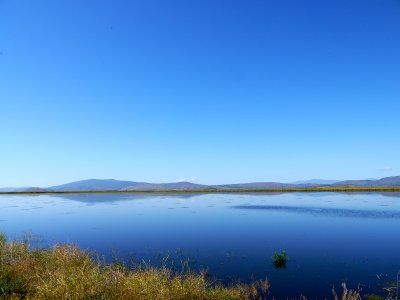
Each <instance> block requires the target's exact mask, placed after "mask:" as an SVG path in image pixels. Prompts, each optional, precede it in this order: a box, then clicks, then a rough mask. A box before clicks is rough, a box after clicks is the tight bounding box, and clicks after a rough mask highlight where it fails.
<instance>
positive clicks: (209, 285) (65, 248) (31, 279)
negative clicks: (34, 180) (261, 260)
mask: <svg viewBox="0 0 400 300" xmlns="http://www.w3.org/2000/svg"><path fill="white" fill-rule="evenodd" d="M342 288H343V294H342V297H340V299H343V300H356V299H357V300H359V299H361V296H360V295H359V293H358V292H356V291H352V290H348V289H347V288H346V286H345V285H343V286H342ZM269 289H270V284H269V282H268V280H260V281H254V282H253V283H250V284H241V283H235V284H231V285H222V284H221V283H220V282H219V281H218V280H212V279H210V278H209V277H207V276H206V273H204V272H200V273H194V272H191V271H190V270H186V271H181V272H176V271H173V270H171V269H168V268H167V267H161V268H153V267H149V266H139V267H137V268H133V269H132V268H131V269H129V268H127V267H126V266H124V265H123V264H121V263H117V264H106V263H104V262H102V261H101V260H99V259H97V258H96V256H95V255H94V254H91V253H88V252H86V251H83V250H80V249H79V248H78V247H76V246H70V245H56V246H53V247H52V248H44V249H33V248H31V247H30V246H29V242H28V241H23V242H15V241H7V238H6V236H4V235H2V234H0V299H7V300H11V299H12V300H17V299H30V300H42V299H43V300H44V299H49V300H53V299H54V300H55V299H57V300H58V299H70V300H78V299H96V300H106V299H107V300H113V299H115V300H117V299H122V300H125V299H126V300H128V299H129V300H130V299H133V300H135V299H138V300H141V299H143V300H148V299H159V300H166V299H171V300H175V299H176V300H180V299H181V300H190V299H197V300H202V299H204V300H206V299H216V300H219V299H221V300H222V299H224V300H225V299H226V300H228V299H231V300H234V299H243V300H245V299H248V300H266V299H273V298H272V297H271V296H270V293H269ZM327 293H328V295H329V294H331V298H333V299H339V297H338V296H337V294H336V292H335V291H334V290H332V291H327ZM297 299H302V300H305V299H307V298H306V297H304V296H300V295H299V297H297Z"/></svg>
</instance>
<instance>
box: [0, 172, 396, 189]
mask: <svg viewBox="0 0 400 300" xmlns="http://www.w3.org/2000/svg"><path fill="white" fill-rule="evenodd" d="M323 186H327V187H329V186H331V187H393V186H396V187H400V176H392V177H385V178H382V179H365V180H345V181H337V180H322V179H312V180H306V181H296V182H292V183H281V182H251V183H237V184H223V185H203V184H196V183H191V182H186V181H184V182H172V183H147V182H135V181H121V180H115V179H87V180H81V181H75V182H70V183H67V184H62V185H57V186H51V187H47V188H40V187H20V188H0V192H3V193H4V192H83V191H87V192H89V191H192V190H193V191H195V190H218V191H219V190H238V191H240V190H253V189H254V190H255V189H262V190H267V189H286V188H305V187H323Z"/></svg>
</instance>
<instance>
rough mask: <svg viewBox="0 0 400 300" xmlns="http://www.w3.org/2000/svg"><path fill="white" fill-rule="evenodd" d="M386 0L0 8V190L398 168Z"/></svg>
mask: <svg viewBox="0 0 400 300" xmlns="http://www.w3.org/2000/svg"><path fill="white" fill-rule="evenodd" d="M399 33H400V1H398V0H397V1H395V0H385V1H382V0H374V1H373V0H354V1H348V0H331V1H320V0H305V1H298V0H282V1H272V0H263V1H256V0H254V1H235V0H230V1H215V0H213V1H206V0H203V1H187V0H181V1H175V0H171V1H161V0H160V1H154V0H148V1H108V0H107V1H105V0H103V1H102V0H95V1H94V0H93V1H89V0H88V1H71V0H59V1H53V0H39V1H22V0H2V1H0V110H1V111H0V112H1V114H0V138H1V147H0V170H1V171H0V186H20V185H33V186H48V185H53V184H58V183H63V182H67V181H73V180H80V179H86V178H116V179H128V180H137V181H151V182H168V181H179V180H191V181H196V182H199V183H231V182H250V181H272V180H273V181H294V180H298V179H310V178H326V179H328V178H329V179H347V178H370V177H385V176H392V175H397V174H400V155H399V153H400V138H399V129H400V118H399V110H400V35H399Z"/></svg>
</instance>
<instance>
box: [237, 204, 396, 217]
mask: <svg viewBox="0 0 400 300" xmlns="http://www.w3.org/2000/svg"><path fill="white" fill-rule="evenodd" d="M232 208H235V209H246V210H265V211H277V212H288V213H301V214H312V215H323V216H330V217H342V218H362V219H400V211H390V210H361V209H344V208H326V207H304V206H279V205H238V206H232Z"/></svg>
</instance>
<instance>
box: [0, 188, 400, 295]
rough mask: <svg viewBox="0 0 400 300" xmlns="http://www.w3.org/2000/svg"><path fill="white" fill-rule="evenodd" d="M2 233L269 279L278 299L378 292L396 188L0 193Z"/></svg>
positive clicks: (397, 213) (398, 227)
mask: <svg viewBox="0 0 400 300" xmlns="http://www.w3.org/2000/svg"><path fill="white" fill-rule="evenodd" d="M0 231H3V232H4V233H6V234H7V235H8V236H9V237H10V238H13V239H21V238H23V235H24V234H25V233H27V232H31V233H33V235H34V236H35V237H38V240H37V242H36V243H34V245H36V246H46V245H51V244H54V243H73V244H77V245H79V246H81V247H83V248H85V249H89V250H94V251H96V252H97V253H99V254H100V255H104V256H105V257H106V258H107V259H110V260H111V259H119V260H124V261H125V262H126V263H137V262H141V261H145V262H146V263H149V264H154V265H159V264H160V263H162V261H163V259H164V258H166V257H168V258H169V260H168V264H170V265H172V264H173V265H174V266H175V267H177V268H179V267H180V266H181V261H187V262H188V264H189V266H190V268H191V269H194V270H200V269H207V270H208V272H209V274H210V276H213V277H215V278H218V279H221V280H222V281H224V282H230V281H231V280H241V281H249V280H252V279H260V278H266V277H268V279H269V280H270V282H271V293H272V294H273V295H274V296H276V297H278V298H282V297H283V296H288V297H290V296H298V295H300V294H301V293H302V294H305V295H307V296H308V297H310V298H312V297H314V298H315V297H317V296H318V297H321V296H328V297H329V296H330V290H331V287H332V285H335V286H337V287H339V286H340V283H341V282H343V281H346V282H347V283H348V285H349V286H352V287H356V286H357V285H358V284H359V283H360V284H361V286H362V288H363V290H364V292H381V289H382V286H383V285H384V284H385V280H391V279H394V278H395V274H396V273H397V271H398V270H399V269H400V196H399V195H398V194H395V193H382V194H376V193H370V194H356V193H351V194H345V193H286V194H167V195H161V194H151V195H149V194H69V195H66V194H65V195H1V196H0ZM276 250H285V251H286V252H287V254H288V258H289V260H288V263H287V267H286V269H275V268H274V266H273V265H272V262H271V256H272V255H273V253H274V252H275V251H276ZM378 278H380V279H378Z"/></svg>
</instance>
